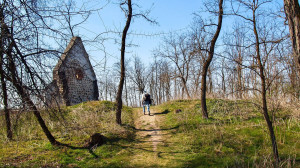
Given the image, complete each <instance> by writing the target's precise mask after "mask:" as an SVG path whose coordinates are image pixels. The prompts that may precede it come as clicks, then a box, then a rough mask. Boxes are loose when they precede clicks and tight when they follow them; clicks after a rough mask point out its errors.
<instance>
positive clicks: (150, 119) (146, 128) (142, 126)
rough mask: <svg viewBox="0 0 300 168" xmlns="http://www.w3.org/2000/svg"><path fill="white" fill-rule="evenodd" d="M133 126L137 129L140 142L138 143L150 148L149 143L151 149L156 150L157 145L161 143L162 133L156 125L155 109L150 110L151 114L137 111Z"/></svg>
mask: <svg viewBox="0 0 300 168" xmlns="http://www.w3.org/2000/svg"><path fill="white" fill-rule="evenodd" d="M135 127H136V129H137V130H138V131H137V138H138V139H139V140H140V141H141V142H142V144H140V145H142V146H145V147H147V146H148V150H151V147H150V146H149V145H150V144H152V150H153V151H154V152H157V146H158V145H159V144H161V143H163V138H162V136H163V135H162V131H161V130H160V128H159V126H158V125H157V116H156V115H155V111H151V115H148V113H147V112H146V115H144V114H143V112H142V111H141V112H139V114H138V119H137V120H136V121H135ZM149 143H150V144H149Z"/></svg>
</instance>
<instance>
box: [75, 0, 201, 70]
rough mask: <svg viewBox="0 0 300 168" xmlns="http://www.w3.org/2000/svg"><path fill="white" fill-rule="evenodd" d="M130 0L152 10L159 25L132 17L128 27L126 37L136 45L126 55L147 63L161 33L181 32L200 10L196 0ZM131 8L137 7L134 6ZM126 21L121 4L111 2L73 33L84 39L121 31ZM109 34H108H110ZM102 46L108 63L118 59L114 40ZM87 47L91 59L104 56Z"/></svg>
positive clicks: (199, 4) (144, 8) (151, 15)
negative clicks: (136, 56) (106, 54)
mask: <svg viewBox="0 0 300 168" xmlns="http://www.w3.org/2000/svg"><path fill="white" fill-rule="evenodd" d="M115 2H116V1H115ZM133 2H135V3H137V4H139V5H140V7H141V8H140V10H147V9H151V13H150V15H149V16H150V18H152V19H155V20H156V21H157V22H158V25H153V24H150V23H149V22H147V21H145V20H144V19H143V18H135V19H134V20H133V22H132V24H131V26H130V29H129V32H130V34H129V38H128V40H129V41H130V42H132V43H133V44H135V45H137V47H130V48H127V49H126V51H127V53H126V58H130V57H132V56H133V55H138V56H140V57H141V58H142V60H143V61H144V63H146V64H147V63H149V62H151V61H152V60H153V58H152V50H153V49H154V48H155V47H157V46H158V45H159V43H160V40H161V38H162V34H166V33H169V32H174V31H177V32H180V31H183V30H184V29H187V27H188V25H189V24H190V23H191V21H192V19H193V13H194V12H197V11H199V10H200V8H201V1H196V0H185V1H183V0H172V1H170V0H169V1H167V0H139V1H135V0H134V1H133ZM103 4H105V3H104V1H102V4H100V6H102V5H103ZM77 5H79V6H80V2H77ZM94 6H99V4H94ZM134 9H138V8H137V7H134ZM133 12H137V11H136V10H135V11H133ZM125 22H126V20H125V17H124V14H123V13H122V11H121V10H120V7H119V6H118V5H117V4H114V3H110V4H108V5H106V6H105V7H104V8H103V9H102V10H100V11H99V12H98V13H96V14H94V15H92V16H91V17H90V18H89V20H88V21H87V22H85V24H83V25H81V27H80V28H78V29H76V31H75V32H76V34H77V35H79V36H82V38H83V40H85V38H86V39H88V38H90V39H91V38H93V37H95V35H96V34H98V33H101V32H105V31H106V30H114V31H120V32H121V31H122V30H123V27H124V25H125ZM147 35H149V36H147ZM108 36H111V34H109V35H108ZM119 39H121V37H120V38H119ZM104 47H105V50H106V51H107V52H108V53H109V56H108V57H109V59H108V63H109V64H110V65H111V64H112V63H115V62H118V61H119V56H120V50H119V48H120V46H119V45H116V44H114V41H113V40H110V41H107V42H106V43H105V45H104ZM86 48H87V51H88V53H89V55H90V57H91V60H92V61H93V60H94V61H96V62H97V61H99V60H101V58H103V55H104V54H103V53H102V52H99V51H96V49H95V48H93V47H91V48H90V47H88V46H86ZM99 58H100V59H99Z"/></svg>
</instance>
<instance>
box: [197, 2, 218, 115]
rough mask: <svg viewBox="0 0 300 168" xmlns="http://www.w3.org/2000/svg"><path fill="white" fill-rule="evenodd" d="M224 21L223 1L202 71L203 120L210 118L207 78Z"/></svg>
mask: <svg viewBox="0 0 300 168" xmlns="http://www.w3.org/2000/svg"><path fill="white" fill-rule="evenodd" d="M222 19H223V0H220V1H219V17H218V26H217V30H216V32H215V34H214V37H213V39H212V40H211V45H210V48H209V53H208V58H207V60H206V61H205V62H204V65H203V70H202V74H201V76H202V79H201V106H202V116H203V118H206V119H207V118H208V113H207V106H206V76H207V71H208V68H209V65H210V63H211V61H212V58H213V56H214V51H215V44H216V42H217V39H218V37H219V34H220V31H221V28H222Z"/></svg>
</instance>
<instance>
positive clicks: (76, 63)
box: [52, 37, 99, 105]
mask: <svg viewBox="0 0 300 168" xmlns="http://www.w3.org/2000/svg"><path fill="white" fill-rule="evenodd" d="M55 81H56V85H57V89H56V90H57V92H58V93H59V99H60V100H59V101H60V104H63V105H74V104H78V103H81V102H85V101H90V100H98V96H99V93H98V86H97V80H96V75H95V72H94V70H93V67H92V65H91V63H90V61H89V57H88V54H87V53H86V51H85V48H84V46H83V44H82V41H81V39H80V38H79V37H73V38H72V39H71V42H70V43H69V45H68V47H67V48H66V50H65V52H64V53H63V54H62V56H61V58H60V60H59V61H58V63H57V65H56V66H55V68H54V70H53V82H55ZM53 82H52V83H53ZM52 85H53V84H52ZM52 88H53V87H52Z"/></svg>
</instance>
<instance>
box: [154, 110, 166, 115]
mask: <svg viewBox="0 0 300 168" xmlns="http://www.w3.org/2000/svg"><path fill="white" fill-rule="evenodd" d="M168 113H170V110H168V109H167V110H164V111H163V112H161V113H154V114H153V115H163V114H168Z"/></svg>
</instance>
